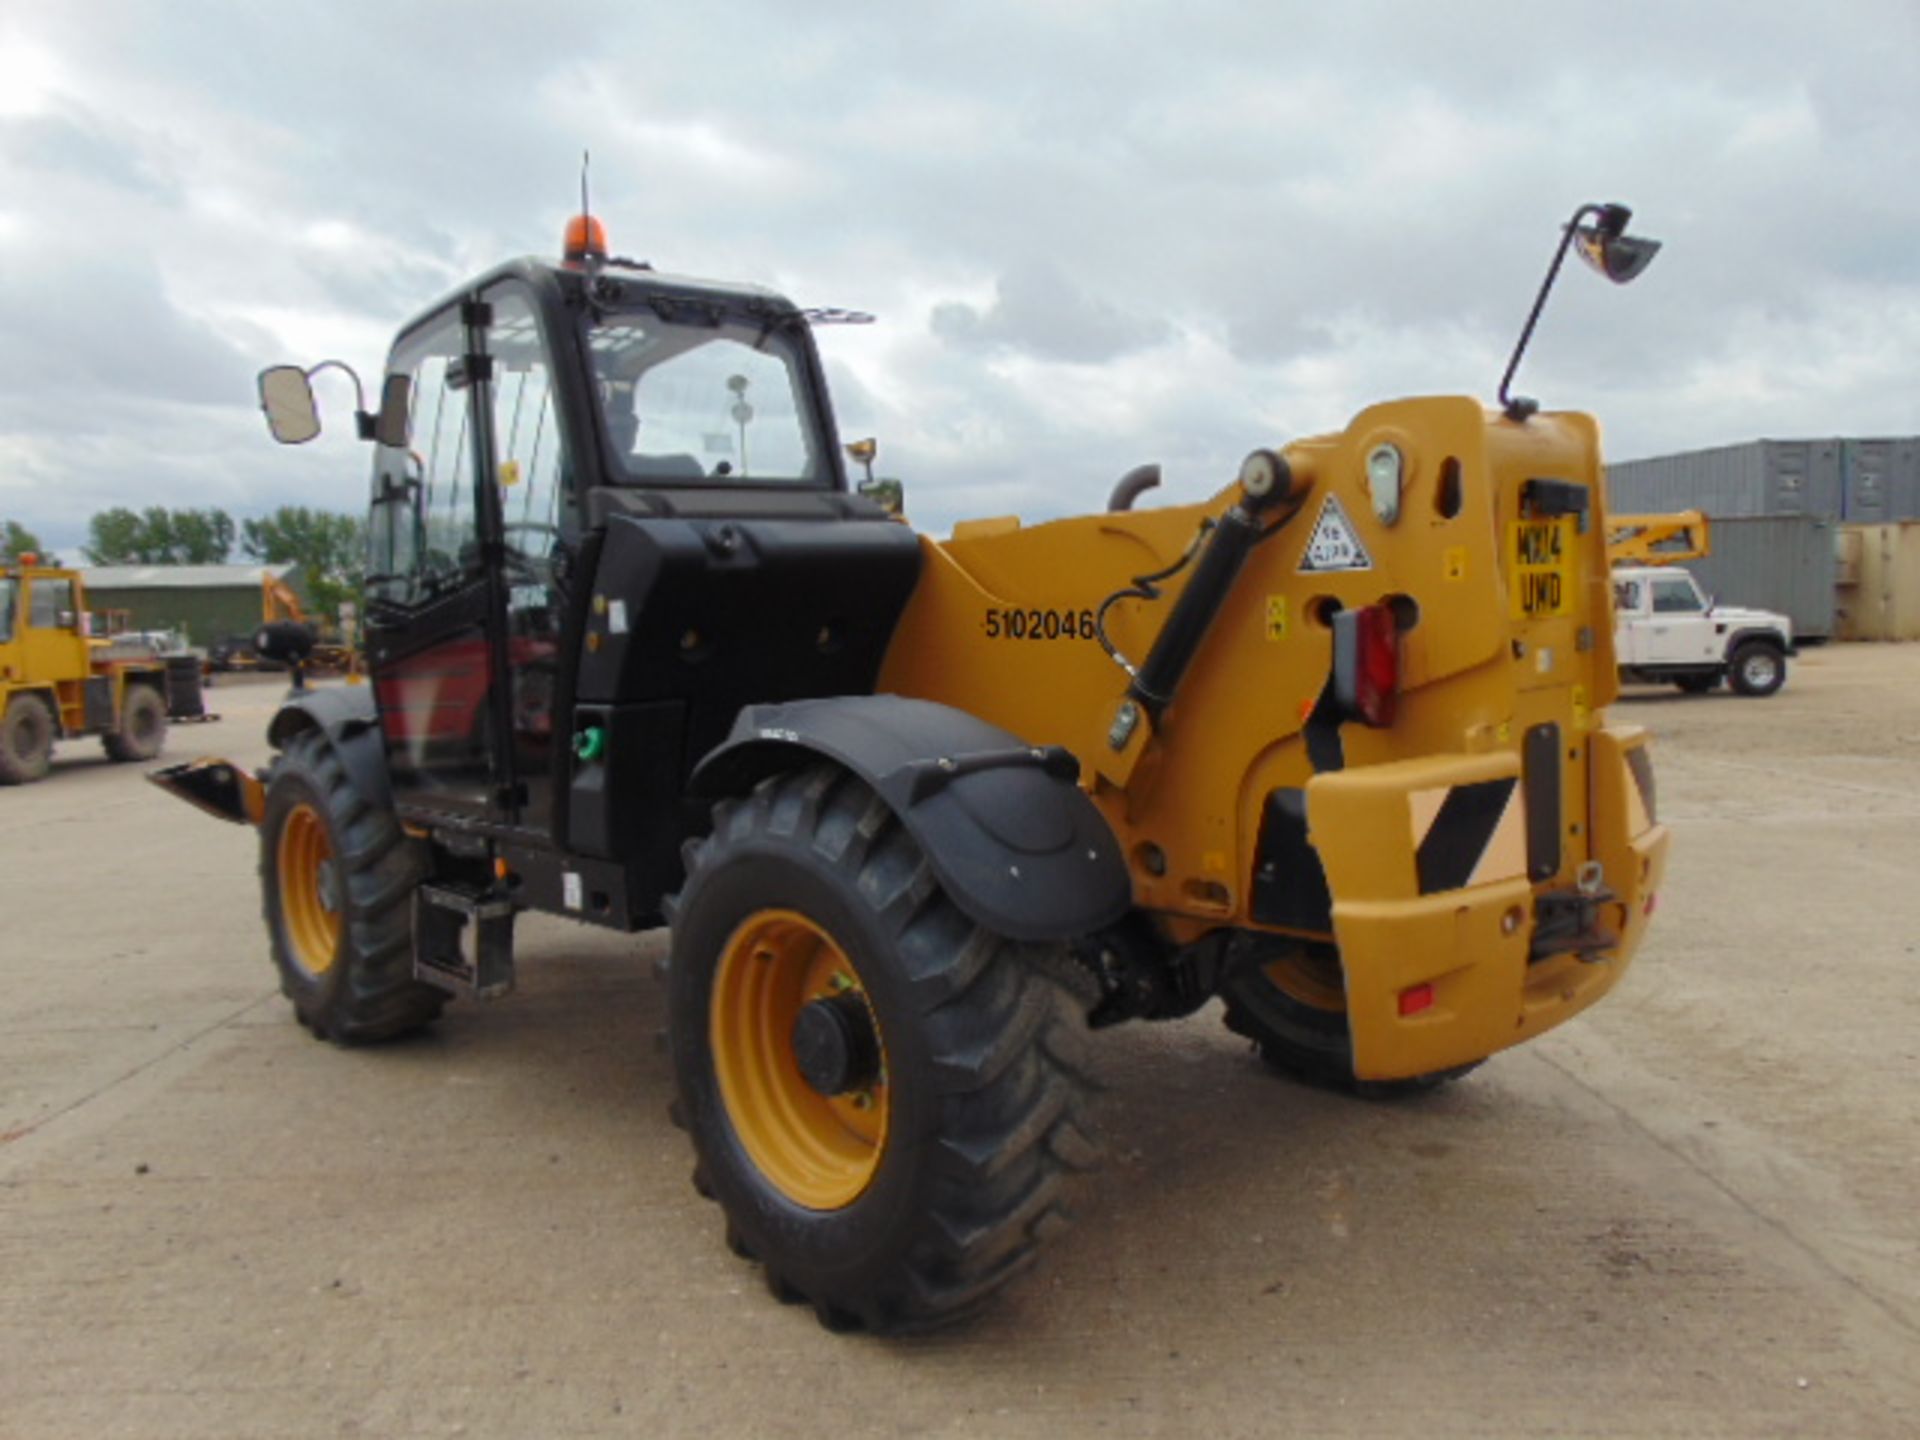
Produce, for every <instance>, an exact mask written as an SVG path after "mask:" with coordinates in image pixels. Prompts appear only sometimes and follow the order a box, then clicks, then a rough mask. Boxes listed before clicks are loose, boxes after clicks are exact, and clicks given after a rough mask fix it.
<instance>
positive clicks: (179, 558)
mask: <svg viewBox="0 0 1920 1440" xmlns="http://www.w3.org/2000/svg"><path fill="white" fill-rule="evenodd" d="M233 537H234V526H233V517H232V516H231V515H229V514H227V512H226V511H224V510H169V509H167V508H165V507H164V506H160V505H150V506H148V507H147V508H146V509H145V510H143V511H141V512H139V513H138V514H136V513H135V512H134V511H132V510H129V509H128V508H127V507H126V506H124V505H115V506H114V507H112V508H111V509H108V510H102V511H100V512H99V513H98V514H97V515H95V516H94V517H93V518H92V519H91V520H89V521H88V522H87V543H86V546H85V552H86V556H87V559H88V560H89V561H90V562H91V563H92V564H95V565H221V564H224V563H225V562H226V559H227V556H228V555H229V554H230V553H231V552H232V550H233Z"/></svg>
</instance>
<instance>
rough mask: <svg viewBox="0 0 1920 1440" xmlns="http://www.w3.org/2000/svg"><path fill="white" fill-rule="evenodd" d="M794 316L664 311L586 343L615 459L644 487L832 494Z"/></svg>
mask: <svg viewBox="0 0 1920 1440" xmlns="http://www.w3.org/2000/svg"><path fill="white" fill-rule="evenodd" d="M804 327H805V322H804V321H803V320H801V319H800V318H799V317H798V316H773V317H768V316H765V315H749V314H748V313H746V312H745V311H739V312H736V311H732V310H728V309H725V308H723V307H719V306H714V305H706V304H693V303H674V304H669V303H668V302H666V301H664V300H663V301H661V302H659V303H658V304H657V305H656V306H655V307H654V308H652V309H648V310H645V311H639V312H632V313H628V312H621V313H615V314H612V315H608V316H605V317H603V318H602V319H601V321H600V323H598V324H597V325H595V326H594V328H593V330H592V332H591V334H590V336H589V347H588V348H589V351H590V353H591V355H592V357H593V367H594V380H595V388H596V389H597V390H598V392H599V397H600V408H601V415H602V418H603V420H604V422H605V425H606V434H607V438H608V440H609V442H610V443H609V448H610V450H611V451H612V458H613V460H614V462H615V464H616V465H617V466H618V467H619V469H620V470H621V471H622V472H624V478H625V479H627V480H630V481H633V482H634V483H637V484H647V485H673V484H687V483H691V484H722V485H725V484H745V483H752V484H782V485H828V484H831V483H832V480H833V477H832V472H831V470H830V468H829V467H830V462H829V460H828V458H827V454H826V446H825V442H824V441H823V440H822V438H821V436H820V434H819V431H818V428H817V426H816V424H815V421H814V415H813V407H812V406H811V405H810V404H809V403H807V399H806V397H807V395H808V393H809V392H808V389H807V382H806V375H807V368H806V363H805V358H804V354H803V351H802V346H803V344H804V338H803V337H804V335H805V328H804Z"/></svg>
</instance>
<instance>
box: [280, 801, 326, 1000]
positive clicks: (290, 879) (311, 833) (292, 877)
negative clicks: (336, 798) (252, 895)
mask: <svg viewBox="0 0 1920 1440" xmlns="http://www.w3.org/2000/svg"><path fill="white" fill-rule="evenodd" d="M274 859H275V862H276V866H277V870H278V874H279V880H280V931H281V934H282V936H283V937H284V938H285V940H286V944H287V951H288V953H289V954H290V955H291V956H292V957H293V961H294V963H295V964H296V965H298V966H299V967H300V968H301V969H302V970H304V971H306V972H307V974H309V975H312V976H315V977H318V976H321V975H324V974H326V973H327V971H329V970H331V969H332V968H333V961H334V955H335V953H336V952H337V951H338V950H339V948H340V901H339V893H338V886H339V877H338V875H337V874H336V873H335V869H334V863H333V840H332V838H331V837H330V836H329V835H328V833H327V822H326V821H325V820H323V819H321V817H320V812H319V811H318V810H316V809H314V808H313V806H311V805H308V804H305V803H302V804H299V805H296V806H294V807H293V809H292V810H290V811H289V812H288V813H287V818H286V820H285V822H284V823H283V824H282V825H281V826H280V845H279V850H278V853H277V854H276V855H275V857H274Z"/></svg>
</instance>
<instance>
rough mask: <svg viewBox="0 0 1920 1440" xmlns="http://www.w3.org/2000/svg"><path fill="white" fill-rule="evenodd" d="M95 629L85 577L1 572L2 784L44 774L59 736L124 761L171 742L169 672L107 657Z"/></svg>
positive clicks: (24, 559)
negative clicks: (89, 741) (90, 741)
mask: <svg viewBox="0 0 1920 1440" xmlns="http://www.w3.org/2000/svg"><path fill="white" fill-rule="evenodd" d="M89 630H90V626H89V622H88V615H87V608H86V587H85V583H84V582H83V581H82V579H81V577H80V574H79V572H78V571H75V570H67V569H63V568H61V567H60V566H57V565H43V564H41V563H40V559H39V557H38V556H35V555H23V556H21V557H20V558H19V561H18V563H10V564H6V565H3V566H0V785H24V784H28V783H30V782H31V781H34V780H40V779H43V778H45V776H46V774H47V771H48V769H49V768H50V767H51V766H52V764H53V747H54V742H55V741H58V740H72V739H78V738H81V737H83V736H88V735H97V736H99V737H100V740H101V743H102V744H103V745H105V747H106V751H107V754H108V755H109V756H110V757H111V758H113V759H115V760H151V759H152V758H153V757H154V756H156V755H158V754H159V753H160V751H161V748H162V747H163V746H164V745H165V744H166V738H167V685H166V670H165V667H164V666H160V665H154V664H148V663H145V662H142V661H134V660H115V659H107V658H104V657H102V656H101V655H100V653H99V651H100V649H101V648H102V647H101V646H100V645H99V644H98V643H97V642H95V641H94V640H92V639H91V638H90V633H89Z"/></svg>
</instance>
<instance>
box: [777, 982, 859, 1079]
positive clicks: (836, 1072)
mask: <svg viewBox="0 0 1920 1440" xmlns="http://www.w3.org/2000/svg"><path fill="white" fill-rule="evenodd" d="M793 1058H794V1061H795V1063H797V1064H798V1065H799V1067H800V1078H801V1079H803V1080H805V1081H806V1082H807V1084H809V1085H811V1086H812V1087H813V1088H814V1091H815V1093H817V1094H820V1095H828V1096H831V1095H845V1094H846V1093H848V1092H849V1091H853V1090H865V1089H866V1088H867V1087H868V1086H869V1085H871V1084H872V1083H873V1081H874V1078H875V1076H877V1075H878V1074H879V1072H880V1037H879V1036H877V1035H875V1034H874V1033H873V1017H872V1015H870V1014H869V1013H868V1011H867V1006H866V1002H865V1001H863V1000H861V999H860V998H859V997H858V996H856V995H852V994H841V995H835V996H833V997H832V998H831V999H824V1000H815V1001H814V1002H813V1003H812V1004H810V1005H808V1006H807V1007H806V1008H805V1009H804V1010H802V1011H801V1012H800V1015H799V1018H798V1019H796V1020H795V1021H794V1022H793Z"/></svg>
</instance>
